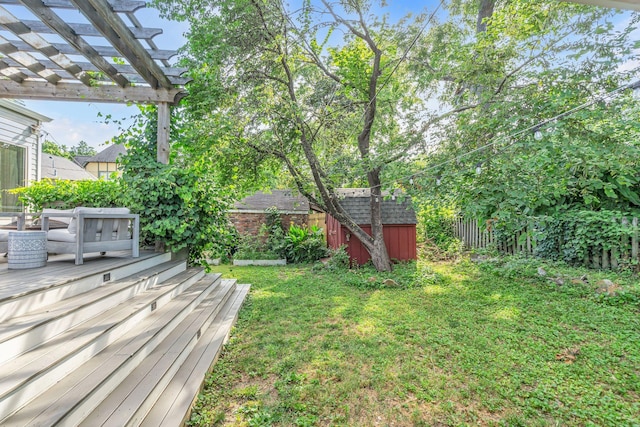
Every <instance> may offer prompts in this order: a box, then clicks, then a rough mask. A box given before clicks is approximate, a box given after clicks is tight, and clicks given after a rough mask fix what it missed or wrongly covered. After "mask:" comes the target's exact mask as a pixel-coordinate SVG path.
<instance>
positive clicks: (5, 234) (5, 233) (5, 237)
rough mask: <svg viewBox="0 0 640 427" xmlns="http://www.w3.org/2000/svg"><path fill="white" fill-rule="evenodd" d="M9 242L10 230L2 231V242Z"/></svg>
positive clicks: (0, 238) (0, 232)
mask: <svg viewBox="0 0 640 427" xmlns="http://www.w3.org/2000/svg"><path fill="white" fill-rule="evenodd" d="M8 241H9V230H0V242H8Z"/></svg>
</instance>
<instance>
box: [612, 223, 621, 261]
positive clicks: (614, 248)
mask: <svg viewBox="0 0 640 427" xmlns="http://www.w3.org/2000/svg"><path fill="white" fill-rule="evenodd" d="M611 220H612V221H613V222H614V223H615V224H616V225H618V220H617V219H616V218H611ZM616 240H617V241H615V240H614V242H613V246H612V247H611V268H612V269H613V270H617V269H618V247H619V246H620V243H621V239H616Z"/></svg>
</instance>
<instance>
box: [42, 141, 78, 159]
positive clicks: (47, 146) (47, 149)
mask: <svg viewBox="0 0 640 427" xmlns="http://www.w3.org/2000/svg"><path fill="white" fill-rule="evenodd" d="M42 152H43V153H46V154H51V155H53V156H58V157H64V158H65V159H69V160H72V159H73V157H72V156H71V153H69V150H68V148H67V146H66V145H58V144H56V143H55V142H53V141H48V140H45V141H44V142H43V143H42Z"/></svg>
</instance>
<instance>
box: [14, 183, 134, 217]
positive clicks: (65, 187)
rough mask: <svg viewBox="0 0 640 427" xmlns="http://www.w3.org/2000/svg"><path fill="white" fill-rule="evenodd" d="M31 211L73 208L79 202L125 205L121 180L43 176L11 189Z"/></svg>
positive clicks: (90, 204)
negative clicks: (56, 178)
mask: <svg viewBox="0 0 640 427" xmlns="http://www.w3.org/2000/svg"><path fill="white" fill-rule="evenodd" d="M11 192H12V193H14V194H17V195H18V198H19V200H20V202H21V203H24V205H25V207H26V208H27V210H28V211H30V212H41V211H42V209H44V208H59V209H72V208H75V207H76V206H88V207H114V206H125V205H124V202H123V197H122V187H121V186H120V182H119V181H117V180H115V181H106V180H103V179H99V180H95V181H94V180H83V181H69V180H63V179H58V180H53V179H43V180H42V181H36V182H33V183H31V185H29V186H28V187H20V188H15V189H13V190H11Z"/></svg>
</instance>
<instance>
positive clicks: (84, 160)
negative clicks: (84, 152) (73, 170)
mask: <svg viewBox="0 0 640 427" xmlns="http://www.w3.org/2000/svg"><path fill="white" fill-rule="evenodd" d="M92 157H93V156H75V157H74V158H73V161H74V162H76V163H77V164H78V165H80V167H81V168H83V167H85V166H86V165H87V163H88V162H89V159H90V158H92Z"/></svg>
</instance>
